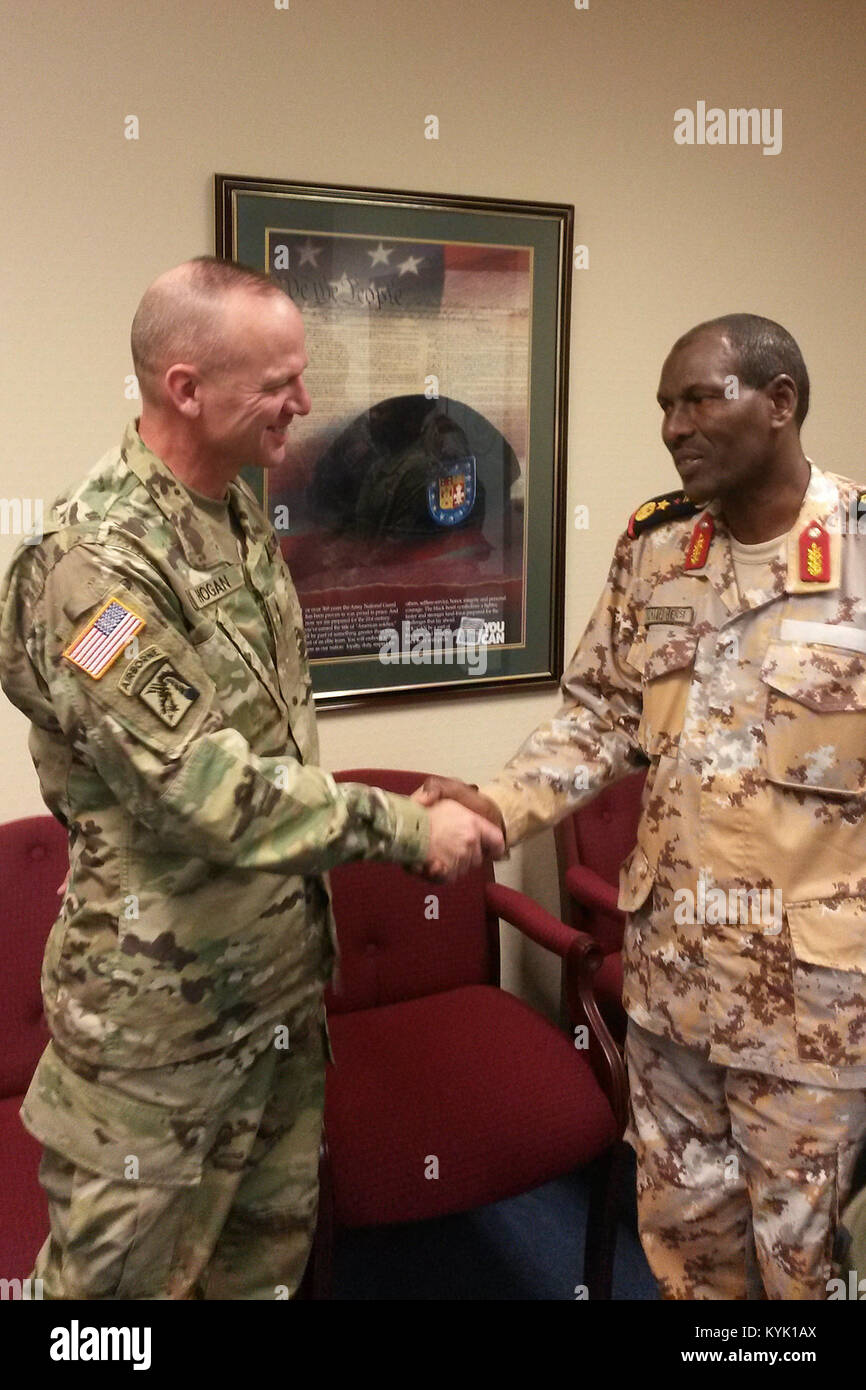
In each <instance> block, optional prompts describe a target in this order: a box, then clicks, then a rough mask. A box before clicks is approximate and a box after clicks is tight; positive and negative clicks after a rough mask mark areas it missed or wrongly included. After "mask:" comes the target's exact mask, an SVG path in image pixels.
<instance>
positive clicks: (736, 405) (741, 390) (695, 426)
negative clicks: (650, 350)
mask: <svg viewBox="0 0 866 1390" xmlns="http://www.w3.org/2000/svg"><path fill="white" fill-rule="evenodd" d="M737 372H738V368H737V362H736V358H735V355H734V351H733V349H732V347H731V344H730V343H729V342H728V340H727V338H725V336H724V335H723V334H722V333H721V332H719V331H717V330H708V331H707V332H705V333H700V334H699V335H698V336H697V337H695V338H692V339H690V340H689V341H687V342H685V343H683V344H682V345H681V346H680V347H676V348H674V350H673V351H672V352H671V354H670V356H669V357H668V358H667V361H666V362H665V364H664V366H663V367H662V373H661V380H660V382H659V390H658V402H659V405H660V406H661V408H662V411H663V412H664V419H663V421H662V439H663V440H664V443H665V445H666V446H667V448H668V449H670V451H671V454H672V456H673V460H674V464H675V465H676V469H677V472H678V473H679V475H680V478H681V479H682V483H683V488H684V490H685V492H686V493H687V495H688V496H689V497H690V498H691V499H692V501H693V502H698V503H700V504H703V503H706V502H709V501H711V499H712V498H714V497H721V498H724V497H725V496H726V495H738V497H739V498H740V499H741V498H742V496H743V494H744V493H748V492H749V491H750V490H754V489H755V488H756V487H757V486H759V485H760V484H761V483H762V482H763V481H765V479H766V475H767V473H768V471H769V468H770V465H771V462H772V459H773V452H774V446H775V436H776V432H775V429H774V426H773V424H772V419H773V414H774V411H773V398H772V394H771V392H770V390H769V388H766V387H762V388H757V387H753V386H746V385H745V384H744V383H743V382H742V381H740V380H739V379H738V377H737ZM726 391H727V395H726ZM729 397H730V399H729Z"/></svg>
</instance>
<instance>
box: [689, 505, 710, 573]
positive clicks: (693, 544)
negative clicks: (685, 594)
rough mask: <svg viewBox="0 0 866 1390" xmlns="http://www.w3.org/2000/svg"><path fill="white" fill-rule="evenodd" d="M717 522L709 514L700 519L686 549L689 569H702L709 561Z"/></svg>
mask: <svg viewBox="0 0 866 1390" xmlns="http://www.w3.org/2000/svg"><path fill="white" fill-rule="evenodd" d="M715 530H716V527H715V524H714V522H713V518H712V517H711V516H709V515H704V516H702V517H701V519H700V521H699V522H698V523H697V525H696V526H695V529H694V531H692V534H691V537H690V539H689V544H688V549H687V550H686V563H685V568H686V569H687V570H702V569H703V567H704V565H705V564H706V563H707V556H708V555H709V553H710V541H711V540H712V539H713V535H714V534H715Z"/></svg>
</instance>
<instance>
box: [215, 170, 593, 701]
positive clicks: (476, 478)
mask: <svg viewBox="0 0 866 1390" xmlns="http://www.w3.org/2000/svg"><path fill="white" fill-rule="evenodd" d="M214 204H215V222H216V236H215V243H216V253H217V255H219V256H223V257H226V258H228V259H232V260H234V261H238V262H240V263H242V264H245V265H248V266H252V267H254V268H255V269H258V270H260V271H264V272H266V273H267V274H268V275H270V277H271V278H272V279H273V280H274V281H275V282H276V283H277V284H279V285H280V286H281V287H282V288H283V289H284V290H286V292H287V293H288V294H289V295H290V296H291V298H292V299H293V300H294V302H295V303H296V304H297V305H298V307H299V309H300V310H301V312H302V314H303V317H304V326H305V335H306V346H307V353H308V356H309V366H308V368H307V370H306V373H305V381H306V384H307V387H308V390H309V393H310V396H311V402H312V407H311V411H310V413H309V415H307V416H306V417H301V416H296V417H295V419H294V420H293V422H292V425H291V429H290V433H289V447H288V450H287V458H286V463H285V465H283V466H281V467H280V468H279V469H275V470H269V471H268V474H267V476H265V475H264V474H263V470H261V469H255V470H244V475H243V476H244V477H245V478H246V479H247V481H248V482H249V483H250V484H251V485H252V486H253V488H254V490H255V491H256V494H257V496H258V498H259V500H260V502H261V503H262V505H263V507H264V508H265V510H266V512H267V514H268V516H269V517H270V520H271V522H272V524H273V525H274V528H275V530H276V531H277V534H278V536H279V539H280V545H281V549H282V553H283V555H284V558H285V559H286V562H287V564H288V567H289V570H290V572H291V574H292V578H293V581H294V584H295V587H296V590H297V592H298V598H299V601H300V604H301V609H302V613H303V617H304V627H305V633H306V642H307V649H308V655H309V659H310V669H311V676H312V681H313V689H314V693H315V699H316V704H317V706H325V707H327V706H340V705H345V704H350V703H355V702H356V701H362V700H364V701H366V700H370V699H394V698H398V697H403V698H406V697H410V696H411V697H418V696H421V695H425V696H427V695H449V696H450V695H457V694H462V693H463V692H466V691H471V690H482V689H484V690H491V691H504V690H519V689H523V688H525V687H527V686H533V685H549V684H551V683H553V682H555V681H557V680H558V679H559V677H560V675H561V673H562V655H563V652H562V646H563V569H564V529H565V517H564V498H565V472H566V437H567V436H566V429H567V404H568V401H567V393H568V342H569V323H570V308H571V270H572V255H573V235H574V208H573V207H572V206H571V205H567V204H559V203H535V202H527V201H522V200H516V199H504V198H500V199H494V198H482V197H466V196H462V195H454V194H433V193H421V192H399V191H396V190H391V189H380V188H361V187H348V186H343V185H336V184H332V185H325V184H313V183H295V182H289V181H287V180H283V179H263V178H248V177H242V176H236V175H229V174H217V175H215V181H214Z"/></svg>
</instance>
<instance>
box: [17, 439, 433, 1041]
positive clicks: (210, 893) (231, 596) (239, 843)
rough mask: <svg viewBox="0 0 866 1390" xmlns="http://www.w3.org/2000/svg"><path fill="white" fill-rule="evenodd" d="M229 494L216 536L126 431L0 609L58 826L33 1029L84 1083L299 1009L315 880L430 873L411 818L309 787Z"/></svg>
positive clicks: (354, 790) (249, 530) (265, 613)
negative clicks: (360, 872) (384, 870)
mask: <svg viewBox="0 0 866 1390" xmlns="http://www.w3.org/2000/svg"><path fill="white" fill-rule="evenodd" d="M229 493H230V508H231V512H232V521H231V522H230V521H229V516H228V512H226V519H225V522H222V523H221V522H220V521H219V519H218V518H216V519H215V518H214V516H213V513H212V512H211V511H209V510H207V509H205V508H203V507H201V506H200V505H197V503H196V501H195V499H194V498H193V497H192V496H191V494H190V493H188V492H187V491H186V490H185V489H184V488H183V487H182V486H181V485H180V484H179V483H178V481H177V480H176V478H175V477H174V475H173V474H172V473H171V472H170V470H169V469H168V468H166V466H165V465H164V464H163V463H162V462H161V461H160V460H159V459H157V458H156V457H155V456H154V455H153V454H152V453H151V452H150V451H149V450H148V449H147V448H145V446H144V445H143V443H142V442H141V440H140V438H139V436H138V433H137V430H136V428H135V426H134V425H130V426H129V427H128V428H127V431H126V434H125V437H124V441H123V445H122V447H121V449H120V450H119V451H118V450H117V449H115V450H113V451H111V452H110V453H109V454H107V455H106V456H105V458H103V459H102V460H101V461H100V463H99V464H98V465H97V466H96V468H95V469H94V470H93V471H92V473H91V474H90V475H89V476H88V477H87V479H86V480H85V481H84V482H83V483H82V484H81V486H79V487H78V488H77V489H76V490H75V491H74V492H72V493H71V494H70V495H69V496H67V497H64V498H61V499H60V500H59V501H58V502H57V503H56V504H55V506H54V508H53V510H52V512H51V515H50V517H49V519H48V521H47V524H46V527H45V534H44V538H43V540H42V541H41V543H39V544H35V545H23V546H22V547H20V548H19V550H18V552H17V553H16V556H15V558H14V560H13V563H12V566H11V569H10V571H9V573H8V575H7V578H6V581H5V585H4V588H3V591H2V594H0V668H2V683H3V688H4V689H5V691H6V693H7V695H8V696H9V698H10V699H11V700H12V701H13V703H14V704H16V705H17V706H18V708H19V709H21V710H23V712H24V713H25V714H26V715H27V717H28V718H29V719H30V721H31V723H32V730H31V735H30V748H31V753H32V756H33V760H34V763H35V765H36V768H37V772H38V775H39V780H40V783H41V787H42V792H43V796H44V798H45V801H46V803H47V805H48V806H49V808H50V809H51V811H52V812H53V813H54V814H55V815H56V816H58V817H59V818H61V819H62V820H63V821H64V822H65V823H66V825H67V826H68V828H69V839H70V850H69V855H70V874H69V880H68V885H67V888H66V893H65V897H64V899H63V902H62V907H61V910H60V916H59V918H58V920H57V922H56V923H55V926H54V928H53V930H52V932H51V936H50V938H49V941H48V945H47V949H46V954H45V961H44V965H43V977H42V986H43V997H44V1001H45V1010H46V1016H47V1019H48V1023H49V1027H50V1029H51V1033H52V1035H53V1037H54V1039H55V1042H56V1044H57V1045H58V1047H57V1051H58V1052H59V1053H60V1055H64V1054H67V1055H68V1056H69V1057H70V1058H71V1059H76V1060H77V1063H78V1064H79V1065H81V1064H84V1065H85V1067H86V1066H88V1065H91V1066H94V1067H98V1066H107V1067H113V1068H143V1067H155V1066H160V1065H162V1064H164V1063H169V1062H176V1061H179V1060H182V1059H188V1058H193V1057H196V1056H203V1055H206V1054H212V1053H215V1052H218V1051H219V1050H220V1049H222V1048H224V1047H226V1046H227V1045H230V1044H232V1043H233V1042H237V1041H238V1040H239V1039H242V1038H243V1037H244V1036H245V1035H247V1034H248V1033H250V1032H252V1031H253V1030H255V1029H257V1028H259V1027H260V1026H261V1024H262V1023H263V1022H264V1021H266V1020H268V1019H271V1018H275V1017H277V1016H281V1015H284V1014H285V1013H286V1010H287V1009H289V1008H293V1007H295V1006H296V1005H297V1006H302V1005H303V1003H304V1000H305V999H306V998H307V997H308V996H309V997H312V996H313V995H314V994H315V992H316V991H321V988H322V982H323V981H324V980H325V979H326V978H327V975H328V972H329V969H330V965H331V963H332V958H333V950H332V942H333V923H332V918H331V912H330V902H329V898H328V894H327V888H326V885H325V882H324V880H323V879H322V877H321V875H322V873H323V871H325V870H327V869H328V868H329V867H330V866H332V865H334V864H338V863H340V862H342V861H345V860H350V859H359V858H373V859H376V858H378V859H393V860H397V861H399V862H402V863H405V864H406V865H411V866H417V865H419V864H421V863H422V862H423V860H424V858H425V855H426V849H427V844H428V837H429V821H428V813H427V812H426V811H425V810H424V809H423V808H421V807H419V806H416V805H415V804H414V803H413V802H411V801H409V800H408V799H406V798H404V797H396V796H391V795H388V794H386V793H384V792H382V791H379V790H376V789H372V788H369V787H364V786H357V785H346V784H341V785H337V784H336V783H335V782H334V780H333V779H332V778H331V777H330V776H329V775H327V774H326V773H324V772H322V771H321V770H320V769H319V768H318V767H317V766H316V761H317V756H318V744H317V738H316V724H315V715H314V709H313V701H312V696H311V687H310V678H309V672H308V667H307V658H306V648H305V644H304V634H303V627H302V620H301V613H300V608H299V605H298V601H297V597H296V595H295V592H294V588H293V586H292V582H291V579H290V577H289V573H288V570H287V569H286V566H285V564H284V562H283V560H282V556H281V555H280V551H279V546H278V542H277V538H276V536H275V534H274V532H273V530H272V529H271V527H270V525H269V524H268V522H267V521H266V519H265V517H264V516H263V514H262V512H261V510H260V508H259V506H258V505H257V503H256V502H255V500H254V498H253V496H252V494H251V492H250V491H249V489H248V488H247V487H246V486H245V485H243V484H241V483H235V484H233V485H232V486H231V487H230V489H229ZM329 938H330V939H329Z"/></svg>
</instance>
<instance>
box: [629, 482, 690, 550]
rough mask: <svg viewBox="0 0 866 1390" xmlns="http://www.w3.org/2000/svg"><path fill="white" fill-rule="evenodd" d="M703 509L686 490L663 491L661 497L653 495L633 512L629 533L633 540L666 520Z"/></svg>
mask: <svg viewBox="0 0 866 1390" xmlns="http://www.w3.org/2000/svg"><path fill="white" fill-rule="evenodd" d="M699 511H701V507H700V505H699V504H698V503H697V502H691V501H689V499H688V497H686V494H685V493H684V492H663V493H662V494H661V496H660V497H651V498H650V500H649V502H643V503H641V505H640V506H639V507H638V509H637V511H636V512H633V513H632V516H631V520H630V521H629V523H628V534H629V535H630V536H631V538H632V540H634V539H635V537H636V536H640V535H642V534H643V532H644V531H651V530H652V528H653V527H654V526H661V524H662V522H664V521H675V520H676V519H677V517H680V516H694V514H695V512H699Z"/></svg>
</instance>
